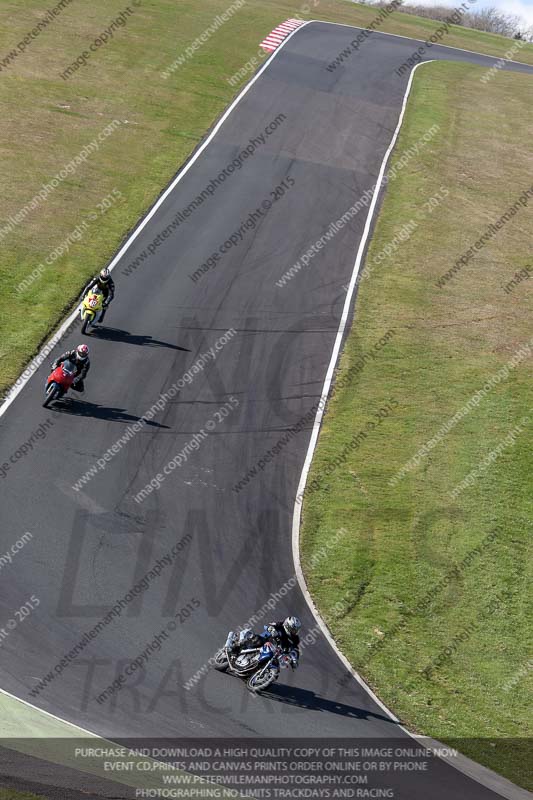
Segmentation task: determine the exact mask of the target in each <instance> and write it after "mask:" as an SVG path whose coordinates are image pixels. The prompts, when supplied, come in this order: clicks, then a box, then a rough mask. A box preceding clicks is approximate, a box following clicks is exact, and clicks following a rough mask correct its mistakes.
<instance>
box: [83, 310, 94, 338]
mask: <svg viewBox="0 0 533 800" xmlns="http://www.w3.org/2000/svg"><path fill="white" fill-rule="evenodd" d="M91 322H92V318H91V317H90V315H89V314H86V315H85V316H84V318H83V322H82V325H81V333H82V336H88V335H89V334H88V333H87V328H88V327H89V325H90V324H91Z"/></svg>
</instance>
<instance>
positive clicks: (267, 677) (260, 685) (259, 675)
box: [246, 667, 279, 692]
mask: <svg viewBox="0 0 533 800" xmlns="http://www.w3.org/2000/svg"><path fill="white" fill-rule="evenodd" d="M278 675H279V670H277V669H275V668H274V667H270V668H269V669H267V670H265V672H255V673H254V674H253V675H252V677H251V678H248V680H247V682H246V685H247V686H248V688H249V689H250V691H251V692H260V691H261V690H262V689H266V688H267V687H268V686H270V684H271V683H274V681H275V680H277V677H278Z"/></svg>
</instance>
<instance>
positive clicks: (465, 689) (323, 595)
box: [301, 63, 533, 786]
mask: <svg viewBox="0 0 533 800" xmlns="http://www.w3.org/2000/svg"><path fill="white" fill-rule="evenodd" d="M482 73H483V71H482V70H480V69H479V68H478V67H473V66H464V65H456V64H446V63H439V64H437V63H433V64H430V65H427V66H424V67H423V68H422V69H421V70H419V71H418V73H417V77H416V79H415V82H414V85H413V92H412V95H411V98H410V100H409V105H408V109H407V114H406V117H405V123H404V126H403V128H402V131H401V135H400V138H399V141H398V143H397V146H396V150H395V153H396V154H397V155H399V154H401V153H403V152H404V150H406V149H407V148H408V147H409V146H412V145H413V144H415V143H416V142H418V141H419V140H420V138H421V137H422V136H423V134H424V133H425V131H427V130H428V128H429V127H431V125H433V124H438V125H439V126H440V134H439V135H437V136H436V137H434V138H433V139H432V141H431V142H430V143H429V144H428V145H427V146H426V147H425V148H424V149H423V150H422V151H421V153H420V155H419V156H418V157H417V158H416V159H414V160H412V161H411V163H410V164H409V166H407V167H406V168H405V169H404V170H402V171H401V172H399V173H398V176H397V177H396V178H395V179H394V180H393V181H391V183H390V184H389V187H388V190H387V194H386V197H385V200H384V204H383V208H382V210H381V213H380V215H379V219H378V223H377V226H376V230H375V234H374V236H373V239H372V243H371V246H370V249H369V253H368V256H367V259H366V268H367V272H366V273H365V274H366V277H365V278H363V279H362V281H361V283H360V286H359V297H358V301H357V307H356V318H355V323H354V328H353V330H352V332H351V334H350V336H349V338H348V340H347V343H346V346H345V349H344V352H343V355H342V358H341V362H340V367H339V370H338V375H337V380H339V381H340V385H341V386H343V385H344V384H346V385H345V386H344V388H340V389H339V390H338V391H337V392H336V393H335V395H334V398H333V399H332V401H331V403H330V407H329V409H328V412H327V414H326V417H325V421H324V424H323V428H322V431H321V434H320V438H319V442H318V448H317V451H316V454H315V457H314V461H313V465H312V469H311V473H310V478H309V486H310V487H311V489H310V491H309V492H308V494H307V495H306V497H305V499H304V506H303V526H302V533H301V543H302V563H303V568H304V573H305V575H306V579H307V581H308V585H309V588H310V591H311V593H312V595H313V597H314V599H315V601H316V603H317V605H318V607H319V608H320V610H321V613H322V614H323V617H324V619H325V620H326V622H327V624H328V626H329V628H330V630H331V632H332V633H333V635H334V637H335V639H336V640H337V642H338V644H339V646H340V648H341V650H342V651H343V652H344V653H345V655H346V656H347V657H348V658H349V659H350V661H351V662H352V664H353V665H354V666H355V668H356V669H357V670H359V671H360V672H361V673H362V674H363V675H364V677H365V678H366V679H367V680H368V682H369V683H370V685H371V686H372V687H373V688H374V690H375V691H376V692H377V694H378V695H379V696H380V697H381V698H382V699H383V701H384V702H385V703H386V704H387V705H388V706H389V707H391V708H392V709H393V710H394V711H395V712H396V713H397V714H398V715H400V716H401V718H402V719H403V720H404V721H405V722H406V723H407V724H408V725H409V726H410V727H411V729H414V730H416V731H419V732H422V733H424V734H427V735H430V736H433V737H435V738H437V739H440V740H442V741H445V742H452V741H453V742H454V743H455V746H457V747H459V749H460V750H461V751H462V752H464V753H465V754H466V755H468V756H470V757H472V758H474V759H476V760H477V761H480V762H481V763H483V764H485V765H486V766H488V767H491V768H493V769H495V770H497V771H498V772H500V773H502V774H504V775H505V776H507V777H508V778H510V779H511V780H514V781H516V782H517V783H520V784H522V785H524V786H525V785H528V784H529V785H530V786H531V774H530V773H529V775H528V773H527V770H528V766H527V765H528V759H527V757H526V754H525V747H526V741H525V739H526V737H528V736H529V737H530V736H531V733H532V727H531V717H530V714H529V711H528V709H529V700H528V698H529V696H530V695H529V694H528V688H529V689H530V688H531V671H530V667H531V663H532V662H531V660H530V659H531V652H530V650H528V633H529V636H530V630H531V628H530V620H531V616H530V614H529V612H528V607H529V609H530V608H531V577H532V576H531V566H532V563H533V561H532V559H531V550H530V543H531V524H532V519H533V501H532V496H531V474H532V464H531V431H532V429H533V402H532V401H533V393H532V389H531V387H532V378H533V374H532V373H533V364H532V359H531V353H532V352H533V340H532V330H531V313H532V310H533V309H532V298H533V254H532V249H531V241H532V238H533V220H532V214H531V210H532V208H533V199H531V200H530V202H529V205H528V206H527V207H520V210H519V211H517V212H516V213H515V215H514V216H512V217H510V220H509V221H508V222H507V223H506V224H505V225H504V226H503V227H502V228H501V229H500V230H499V231H497V235H495V236H494V237H493V238H492V239H491V240H490V241H489V242H488V243H486V244H485V246H484V247H483V249H482V250H481V251H479V252H478V253H477V254H476V255H475V257H474V258H473V259H471V260H469V261H468V263H467V264H466V266H464V267H462V268H461V269H460V270H459V271H458V272H456V273H454V275H453V277H452V278H451V279H449V280H448V281H447V282H445V283H444V286H443V287H441V286H440V285H439V283H438V282H439V280H440V279H441V276H442V275H444V274H445V273H446V272H447V271H448V270H449V269H450V268H451V267H452V266H453V264H454V262H455V261H456V260H457V259H459V258H460V256H461V255H462V254H463V253H465V252H466V251H467V250H468V249H469V248H470V247H472V245H473V244H474V242H476V241H477V240H478V239H479V238H480V236H481V235H482V234H483V233H485V231H486V229H487V227H488V226H489V225H490V224H491V223H494V222H495V221H496V220H498V219H499V218H500V217H501V216H502V215H503V214H504V213H505V212H506V211H507V209H508V208H509V207H510V206H512V205H513V204H514V203H515V201H516V200H517V198H518V196H519V195H520V194H521V193H522V192H523V190H525V189H527V188H529V187H531V184H532V181H531V175H532V167H533V155H532V153H531V148H530V147H529V142H530V141H531V134H532V131H533V102H532V101H533V84H532V82H531V80H530V78H529V77H528V76H521V75H511V74H499V75H498V76H497V77H496V78H495V79H494V80H493V81H492V82H491V83H490V84H489V85H487V86H484V85H483V84H480V76H481V74H482ZM392 162H394V154H393V157H392ZM430 198H433V201H430ZM409 221H414V222H416V227H415V228H414V229H413V232H412V234H411V236H410V237H408V238H406V239H405V240H404V241H403V242H400V243H399V244H398V247H397V249H396V250H395V251H393V252H392V254H391V255H390V257H388V258H382V255H381V254H382V253H383V250H384V248H385V247H386V246H387V245H389V244H390V243H391V242H392V241H393V240H394V237H395V236H396V235H397V233H398V231H400V230H401V229H402V227H403V226H404V225H405V224H407V223H408V222H409ZM389 252H390V248H389ZM528 266H529V267H530V271H529V272H528V270H527V269H526V268H527V267H528ZM521 271H522V273H523V275H524V276H527V275H528V274H530V275H531V280H530V279H528V278H527V277H523V278H522V279H521V280H520V281H518V280H516V279H515V278H514V277H513V276H515V274H516V273H517V272H518V273H520V272H521ZM512 280H516V283H515V284H513V285H512V286H509V282H510V281H512ZM391 328H392V329H394V331H395V335H394V337H393V338H392V339H391V340H390V341H388V343H387V345H386V347H383V348H382V349H380V350H379V352H377V353H376V354H375V358H368V357H366V358H365V354H369V353H370V352H372V351H373V350H374V346H375V343H376V342H378V341H379V339H380V337H381V336H382V335H383V334H384V333H385V332H386V331H387V330H389V329H391ZM528 342H529V350H528V348H527V347H526V348H525V349H524V345H525V344H526V343H528ZM519 350H521V352H522V356H517V358H518V361H517V363H516V365H515V366H514V367H509V368H508V374H507V371H506V372H505V373H503V374H501V375H500V378H501V379H500V380H496V379H494V380H492V381H490V379H491V376H494V375H495V374H496V373H498V371H499V370H501V369H502V368H504V367H505V365H509V362H510V361H511V359H512V358H513V355H514V354H516V353H517V351H519ZM361 363H363V364H364V366H363V367H362V368H361V369H357V368H356V367H357V365H358V364H361ZM349 370H351V372H350V373H348V371H349ZM350 374H352V375H354V374H355V378H353V379H352V380H350V379H349V375H350ZM488 381H489V382H490V383H489V384H488V388H487V390H486V392H482V394H481V395H476V393H477V392H478V391H479V390H480V389H482V387H484V385H487V382H488ZM474 395H476V396H477V397H478V399H479V402H478V403H477V404H476V402H475V401H474V402H473V403H472V404H471V405H470V406H469V407H468V413H465V415H464V416H458V417H455V420H454V421H453V422H450V424H449V425H448V424H447V423H448V422H449V421H451V420H452V419H453V418H454V415H456V413H457V412H458V411H459V410H460V409H462V408H463V407H465V406H466V404H467V403H468V401H469V400H470V399H471V398H472V397H473V396H474ZM380 409H383V410H382V411H381V412H380ZM378 415H379V416H378ZM526 419H527V420H528V421H527V422H526V421H525V420H526ZM369 420H373V421H374V423H375V428H374V429H373V430H371V431H370V432H368V434H367V435H366V438H362V439H360V440H359V441H358V444H357V446H354V447H353V448H351V449H350V450H349V452H348V453H347V454H346V456H345V457H344V458H343V459H341V461H342V463H340V466H338V467H334V466H333V465H334V463H335V459H336V458H337V457H338V456H339V454H340V453H342V451H343V448H344V447H345V445H346V441H347V438H348V434H349V433H351V432H355V431H359V430H362V429H364V428H365V426H367V425H368V421H369ZM443 426H445V427H444V428H443ZM441 429H442V430H441ZM439 430H440V431H441V435H438V432H439ZM446 430H448V432H447V433H446ZM512 431H514V435H512V436H511V437H510V433H511V432H512ZM435 437H437V438H435ZM509 437H510V438H509ZM429 440H433V442H432V443H431V444H430V445H429V446H428V452H427V454H426V455H424V454H420V455H419V456H418V458H415V459H414V460H413V461H412V460H411V459H413V458H414V457H416V454H417V453H418V451H419V450H420V448H421V446H422V445H423V444H424V443H426V442H428V441H429ZM491 453H492V454H493V455H492V456H491V455H489V454H491ZM406 464H407V465H408V466H407V467H404V465H406ZM402 467H404V469H403V470H402ZM474 470H475V471H476V473H475V474H473V477H472V479H468V481H467V484H468V485H465V486H464V487H463V488H459V490H458V491H454V490H455V488H456V487H460V486H461V482H462V481H463V480H464V479H465V478H467V476H469V475H470V474H471V473H472V471H474ZM340 529H345V533H344V535H339V530H340ZM324 547H326V548H327V552H328V557H327V558H322V557H320V552H324V551H323V550H322V548H324ZM530 641H531V640H530V639H529V642H530ZM528 659H529V660H528ZM522 744H523V746H522Z"/></svg>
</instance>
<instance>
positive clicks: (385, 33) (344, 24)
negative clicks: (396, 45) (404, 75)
mask: <svg viewBox="0 0 533 800" xmlns="http://www.w3.org/2000/svg"><path fill="white" fill-rule="evenodd" d="M309 22H321V23H323V24H324V25H337V26H338V27H339V28H353V29H354V30H357V31H370V28H361V27H359V25H349V24H348V23H347V22H327V20H325V19H313V20H309ZM305 24H306V25H307V24H308V23H305ZM458 27H464V26H458ZM469 30H473V29H470V28H469ZM370 32H371V33H377V34H379V35H380V36H394V37H396V38H397V39H410V40H411V41H413V42H422V44H427V41H428V40H427V39H415V37H414V36H403V34H401V33H389V32H388V31H370ZM479 33H482V31H479ZM509 41H510V42H512V41H513V40H512V39H509ZM431 47H446V48H448V50H459V51H460V52H461V53H470V54H471V55H474V56H484V57H485V58H494V59H495V60H496V61H505V63H506V64H519V65H521V66H522V67H531V69H533V64H528V63H527V62H525V61H513V59H512V58H503V57H502V56H495V55H492V54H491V53H480V52H479V50H467V49H466V48H465V47H453V45H451V44H440V42H432V43H431ZM430 60H432V61H435V60H436V59H429V60H428V61H422V62H420V63H422V64H428V63H429V61H430ZM330 63H331V62H330ZM416 66H418V64H417V65H416Z"/></svg>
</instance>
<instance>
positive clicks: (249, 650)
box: [214, 631, 293, 692]
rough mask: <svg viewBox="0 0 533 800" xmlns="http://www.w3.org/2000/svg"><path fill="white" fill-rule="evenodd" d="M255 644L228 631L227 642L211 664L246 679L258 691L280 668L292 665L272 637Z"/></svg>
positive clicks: (289, 657) (267, 684)
mask: <svg viewBox="0 0 533 800" xmlns="http://www.w3.org/2000/svg"><path fill="white" fill-rule="evenodd" d="M250 644H251V643H250ZM254 645H255V646H247V643H246V642H244V643H242V642H239V639H238V637H237V634H235V633H233V631H230V633H229V634H228V638H227V640H226V644H225V645H224V647H222V648H221V649H220V650H219V651H218V652H217V654H216V655H215V663H214V667H215V669H217V670H219V671H220V672H229V673H231V674H232V675H236V676H238V677H239V678H244V679H246V685H247V686H248V689H250V691H251V692H260V691H261V690H262V689H266V688H267V687H268V686H270V684H271V683H274V681H276V680H277V679H278V678H279V674H280V671H281V670H282V669H284V668H286V667H290V666H293V659H292V658H291V656H290V654H288V653H286V652H284V651H283V649H282V648H281V647H280V645H279V644H278V643H277V642H276V641H275V640H272V639H266V640H265V641H263V642H262V644H260V645H256V644H255V642H254ZM237 646H238V649H237Z"/></svg>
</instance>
